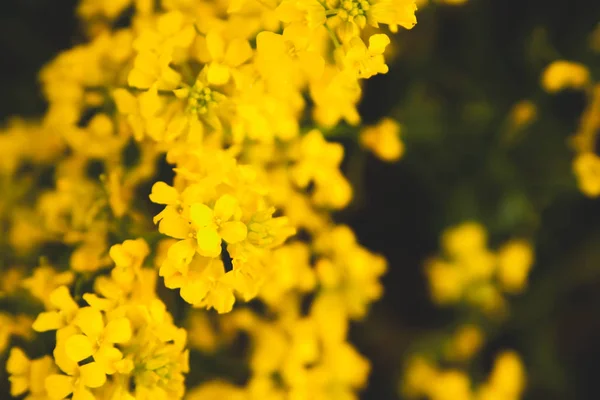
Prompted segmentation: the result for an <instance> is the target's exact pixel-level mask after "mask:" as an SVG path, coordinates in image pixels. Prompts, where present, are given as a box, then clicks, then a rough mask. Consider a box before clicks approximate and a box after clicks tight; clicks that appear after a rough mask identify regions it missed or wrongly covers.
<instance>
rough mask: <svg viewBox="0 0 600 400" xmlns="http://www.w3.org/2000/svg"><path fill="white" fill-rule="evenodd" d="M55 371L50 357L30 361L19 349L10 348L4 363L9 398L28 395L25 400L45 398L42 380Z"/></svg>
mask: <svg viewBox="0 0 600 400" xmlns="http://www.w3.org/2000/svg"><path fill="white" fill-rule="evenodd" d="M55 371H56V367H55V365H54V362H53V361H52V357H50V356H44V357H42V358H38V359H36V360H30V359H29V358H28V357H27V355H25V353H24V352H23V350H21V349H20V348H18V347H13V348H11V349H10V354H9V356H8V360H7V361H6V372H8V374H9V377H8V380H9V382H10V394H11V396H14V397H18V396H21V395H22V394H25V393H29V396H27V399H37V398H45V396H46V395H47V393H46V389H45V387H44V380H45V379H46V377H47V376H49V375H50V374H53V373H54V372H55Z"/></svg>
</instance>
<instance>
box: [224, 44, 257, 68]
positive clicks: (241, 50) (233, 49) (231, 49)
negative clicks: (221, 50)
mask: <svg viewBox="0 0 600 400" xmlns="http://www.w3.org/2000/svg"><path fill="white" fill-rule="evenodd" d="M250 57H252V47H250V43H248V41H247V40H245V39H240V38H237V39H233V40H232V41H231V43H229V46H228V47H227V52H226V53H225V60H224V62H225V64H227V65H229V66H230V67H238V66H240V65H242V64H243V63H245V62H246V61H248V59H250Z"/></svg>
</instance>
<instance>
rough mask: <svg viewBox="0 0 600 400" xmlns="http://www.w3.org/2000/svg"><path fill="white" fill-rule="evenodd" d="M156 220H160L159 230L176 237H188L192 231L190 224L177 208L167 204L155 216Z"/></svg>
mask: <svg viewBox="0 0 600 400" xmlns="http://www.w3.org/2000/svg"><path fill="white" fill-rule="evenodd" d="M154 221H155V222H157V221H160V222H159V224H158V231H159V232H160V233H162V234H164V235H167V236H171V237H172V238H175V239H186V238H187V237H188V235H189V232H190V224H189V223H188V221H187V220H186V219H185V218H183V217H182V216H181V215H180V214H179V213H178V212H177V210H176V209H175V207H171V206H167V207H166V208H165V209H164V210H163V211H162V212H161V213H160V214H158V215H157V216H156V217H154Z"/></svg>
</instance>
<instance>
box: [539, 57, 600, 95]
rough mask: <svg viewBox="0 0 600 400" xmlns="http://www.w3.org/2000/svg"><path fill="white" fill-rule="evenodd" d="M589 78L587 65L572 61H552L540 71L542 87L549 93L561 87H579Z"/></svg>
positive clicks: (586, 82) (561, 88) (559, 89)
mask: <svg viewBox="0 0 600 400" xmlns="http://www.w3.org/2000/svg"><path fill="white" fill-rule="evenodd" d="M589 80H590V72H589V71H588V69H587V67H586V66H584V65H582V64H579V63H576V62H572V61H565V60H558V61H554V62H553V63H552V64H550V65H548V66H547V67H546V69H545V70H544V72H543V73H542V87H543V88H544V90H546V91H547V92H549V93H556V92H559V91H561V90H563V89H581V88H583V87H584V86H585V85H587V84H588V83H589Z"/></svg>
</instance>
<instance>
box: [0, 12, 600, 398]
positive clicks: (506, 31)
mask: <svg viewBox="0 0 600 400" xmlns="http://www.w3.org/2000/svg"><path fill="white" fill-rule="evenodd" d="M74 5H75V1H73V0H61V1H56V0H4V1H2V4H1V5H0V54H1V56H0V59H1V62H0V87H1V88H2V94H0V118H1V119H2V120H5V119H6V118H7V117H8V116H10V115H13V114H20V115H26V116H35V115H40V114H41V113H42V112H43V109H44V102H43V99H42V97H41V95H40V93H39V85H38V84H37V71H38V70H39V68H40V67H41V66H42V65H43V64H44V63H45V62H47V61H49V60H50V59H51V58H52V57H53V56H54V55H55V54H56V53H58V52H59V51H61V50H63V49H66V48H69V47H71V46H72V45H74V44H76V43H78V41H80V40H81V35H80V34H79V33H80V27H79V26H78V23H77V21H76V20H75V18H74V11H73V10H74ZM418 18H419V23H418V25H417V26H416V27H415V28H414V29H413V30H412V31H409V32H401V33H400V35H399V36H398V43H399V48H400V49H401V56H400V58H399V59H398V61H397V62H396V63H395V64H394V65H392V67H391V71H390V73H389V74H388V75H387V76H378V77H375V78H373V79H371V80H370V81H369V83H368V84H367V86H366V87H365V98H364V100H363V102H362V104H361V113H362V114H363V115H364V117H365V120H366V122H375V121H376V120H378V119H379V118H380V117H382V116H386V115H393V116H395V117H396V118H398V119H399V120H400V121H401V122H402V123H403V124H404V133H403V137H404V140H405V143H406V147H407V152H406V155H405V157H404V159H403V160H402V161H401V162H400V163H398V164H395V165H386V164H383V163H381V162H380V161H378V160H376V159H375V158H373V157H372V156H366V157H365V156H361V155H359V153H358V151H357V150H356V147H355V146H352V145H351V144H349V145H348V146H347V147H348V149H349V151H348V154H349V155H348V162H347V164H348V168H347V170H346V172H347V173H348V175H349V176H350V177H351V179H352V180H353V182H354V184H355V185H356V187H357V188H358V190H357V191H358V192H359V194H358V198H357V200H356V203H355V204H354V205H353V207H351V208H350V210H348V211H347V212H344V213H342V214H341V215H340V216H339V218H340V220H341V221H344V222H347V223H350V224H351V225H352V226H353V227H355V228H356V230H357V234H358V236H359V237H360V240H361V241H362V243H364V244H365V245H366V246H367V247H369V248H370V249H373V250H375V251H378V252H381V253H383V254H384V255H386V256H387V257H388V259H389V262H390V269H389V272H388V274H387V275H386V276H385V278H384V285H385V287H386V294H385V297H384V299H383V300H382V301H380V302H378V303H377V304H376V305H375V306H374V307H373V309H372V312H371V314H370V316H369V318H368V320H367V321H366V322H365V323H363V324H360V325H356V326H354V327H353V330H352V339H353V341H354V342H355V343H356V344H357V346H358V347H359V349H360V351H361V352H363V353H364V354H365V355H367V356H368V357H369V358H370V359H371V361H372V364H373V373H372V376H371V380H370V386H369V388H368V389H367V390H366V391H365V392H364V394H363V395H362V396H361V397H362V398H365V399H392V398H394V396H395V393H396V386H397V380H398V376H399V373H400V367H401V363H402V360H403V358H404V357H406V356H407V355H408V354H409V352H410V351H411V350H412V349H414V348H418V347H420V346H426V344H427V343H429V341H430V340H431V339H430V337H431V336H430V333H431V332H436V331H437V332H439V331H442V332H443V331H448V330H450V329H451V328H452V327H453V326H454V325H455V324H456V323H457V322H458V321H460V320H461V319H462V318H463V317H464V315H463V313H462V312H461V311H460V310H458V311H457V310H443V309H438V308H436V307H434V306H433V305H432V304H431V302H430V301H429V298H428V293H427V289H426V282H425V280H424V275H423V273H422V263H423V260H424V259H425V258H426V257H427V256H429V255H432V254H434V253H435V252H436V251H437V249H438V237H439V234H440V232H441V231H442V230H443V229H444V228H446V227H448V226H450V225H452V224H456V223H459V222H461V221H464V220H468V219H475V220H478V221H481V222H482V223H484V224H485V225H486V226H487V227H488V228H489V230H490V242H491V246H492V247H494V246H496V245H498V244H499V243H501V242H502V241H504V240H506V239H507V238H509V237H513V236H522V237H526V238H531V239H532V240H533V241H534V244H535V248H536V253H537V255H536V257H537V261H536V264H535V266H534V269H533V271H532V275H531V280H530V289H529V291H528V292H527V293H525V294H524V295H522V296H517V297H515V298H514V299H513V300H512V301H511V309H512V311H513V313H512V317H511V318H510V319H509V320H508V321H506V323H505V324H503V325H501V326H495V325H493V324H489V325H487V326H486V328H487V329H489V330H490V340H489V341H488V343H487V344H486V346H485V348H484V351H483V352H482V354H481V355H480V356H479V357H477V358H476V360H475V364H474V365H473V368H472V370H473V373H474V376H476V377H478V378H481V379H482V378H483V377H484V376H485V375H486V373H487V371H489V369H490V367H491V363H492V360H493V356H494V354H496V353H497V352H498V351H499V350H501V349H504V348H513V349H515V350H517V351H518V352H519V353H520V354H521V355H522V356H523V359H524V361H525V364H526V367H527V370H528V383H529V386H528V390H527V394H526V398H528V399H597V398H600V389H599V386H598V383H597V382H598V374H599V373H598V371H599V370H600V368H597V365H598V362H599V361H598V360H600V317H599V310H600V203H599V202H598V201H594V200H589V199H586V198H584V197H583V196H582V195H581V194H579V193H578V191H577V189H576V186H575V181H574V178H573V176H572V174H571V170H570V168H571V166H570V162H571V158H572V154H571V153H570V151H569V149H568V147H567V145H566V138H567V137H568V136H569V135H570V134H571V133H572V132H574V130H575V129H576V126H577V119H578V116H579V115H580V113H581V111H582V110H583V107H584V106H585V98H584V96H583V95H581V94H580V93H576V92H566V93H562V94H560V95H554V96H550V95H547V94H545V93H543V91H542V90H541V89H540V87H539V74H540V72H541V71H542V69H543V68H544V67H545V66H546V65H547V64H548V63H549V62H550V61H552V60H554V59H557V58H560V57H562V58H567V59H572V60H575V61H581V62H585V63H587V64H588V65H590V67H591V68H592V73H593V75H594V76H595V77H596V78H600V75H599V73H600V70H599V66H600V55H598V54H596V55H594V54H593V53H591V52H590V51H589V50H588V48H587V35H588V34H589V33H590V32H591V31H592V29H593V27H594V26H595V24H596V23H598V22H600V1H597V0H588V1H585V0H574V1H553V0H549V1H543V0H529V1H527V0H523V1H520V0H502V1H500V0H471V3H469V4H467V5H466V6H463V7H444V6H432V7H429V8H427V9H423V10H422V11H420V12H419V13H418ZM523 98H528V99H531V100H533V101H535V102H536V103H537V104H538V106H539V119H538V121H537V122H536V123H534V124H533V125H532V126H531V127H529V128H528V129H527V130H526V131H524V132H523V133H522V135H521V136H519V139H518V140H516V141H514V142H511V143H506V142H505V141H503V140H502V136H503V127H504V126H505V121H506V116H507V114H508V112H509V109H510V107H511V106H512V105H513V104H514V103H515V102H517V101H519V100H521V99H523ZM353 166H354V167H353ZM356 166H358V167H356ZM433 340H435V339H433ZM3 386H4V385H3ZM0 397H1V396H0Z"/></svg>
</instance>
